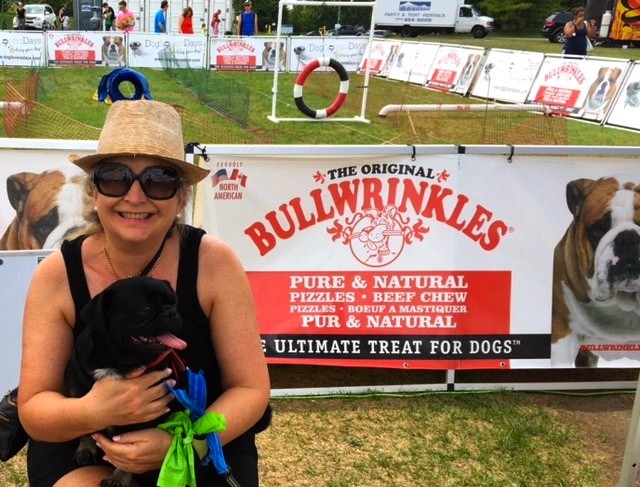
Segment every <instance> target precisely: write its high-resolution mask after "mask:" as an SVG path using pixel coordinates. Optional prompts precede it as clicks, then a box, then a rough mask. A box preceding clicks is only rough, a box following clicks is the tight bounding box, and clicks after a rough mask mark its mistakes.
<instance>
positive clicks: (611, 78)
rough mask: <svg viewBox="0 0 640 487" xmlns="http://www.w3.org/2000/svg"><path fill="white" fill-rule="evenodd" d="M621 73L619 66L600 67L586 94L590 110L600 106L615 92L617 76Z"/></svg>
mask: <svg viewBox="0 0 640 487" xmlns="http://www.w3.org/2000/svg"><path fill="white" fill-rule="evenodd" d="M621 74H622V70H621V69H620V68H614V69H610V68H600V69H599V71H598V77H597V78H596V80H595V81H594V82H593V84H592V85H591V89H590V90H589V95H588V100H587V103H588V106H589V109H591V110H597V109H599V108H601V107H602V106H603V105H604V104H605V103H606V102H607V101H608V100H609V99H611V98H612V97H613V96H614V95H615V92H616V86H617V83H618V78H619V77H620V75H621Z"/></svg>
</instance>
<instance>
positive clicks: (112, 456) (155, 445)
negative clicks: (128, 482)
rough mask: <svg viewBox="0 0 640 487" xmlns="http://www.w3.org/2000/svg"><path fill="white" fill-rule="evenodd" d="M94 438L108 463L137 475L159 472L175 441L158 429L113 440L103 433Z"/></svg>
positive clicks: (142, 431)
mask: <svg viewBox="0 0 640 487" xmlns="http://www.w3.org/2000/svg"><path fill="white" fill-rule="evenodd" d="M92 438H93V439H94V440H95V442H96V444H97V445H98V446H99V447H100V448H102V450H103V451H104V454H105V456H104V459H105V460H106V461H107V462H109V463H111V464H113V465H114V466H116V467H117V468H120V469H122V470H125V471H127V472H131V473H136V474H139V473H144V472H149V471H150V470H159V469H160V467H162V462H163V461H164V457H165V455H166V454H167V451H168V450H169V446H170V445H171V442H172V441H173V437H172V436H171V435H170V434H169V433H167V432H166V431H162V430H160V429H158V428H150V429H145V430H140V431H130V432H128V433H123V434H121V435H118V436H114V437H113V438H112V439H111V440H110V439H109V438H107V437H106V436H105V435H103V434H102V433H95V434H93V435H92Z"/></svg>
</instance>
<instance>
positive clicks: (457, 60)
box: [426, 45, 484, 95]
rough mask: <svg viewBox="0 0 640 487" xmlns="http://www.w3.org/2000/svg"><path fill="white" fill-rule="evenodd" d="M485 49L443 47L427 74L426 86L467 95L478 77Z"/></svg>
mask: <svg viewBox="0 0 640 487" xmlns="http://www.w3.org/2000/svg"><path fill="white" fill-rule="evenodd" d="M483 54H484V49H482V48H474V47H456V46H445V45H441V46H440V48H439V49H438V53H437V54H436V57H435V60H434V61H433V63H432V64H431V68H430V69H429V74H427V80H426V86H427V87H428V88H433V89H436V90H440V91H449V92H453V93H459V94H461V95H465V94H466V93H467V91H469V89H470V88H471V82H472V81H473V79H474V78H475V76H476V73H477V72H478V69H480V65H481V64H482V56H483Z"/></svg>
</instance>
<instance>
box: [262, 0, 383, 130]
mask: <svg viewBox="0 0 640 487" xmlns="http://www.w3.org/2000/svg"><path fill="white" fill-rule="evenodd" d="M285 5H295V6H307V7H321V6H328V7H340V6H348V7H370V8H371V25H370V28H369V43H368V45H367V51H366V53H365V58H366V59H369V55H370V51H371V43H372V42H373V27H374V19H375V8H376V2H347V1H332V2H317V1H312V0H301V1H295V0H280V2H279V3H278V26H277V33H276V45H278V44H279V43H280V37H281V31H282V9H283V7H284V6H285ZM369 65H370V63H369V62H367V63H366V69H365V74H364V89H363V90H362V103H361V107H360V115H357V116H355V117H353V118H344V117H343V118H340V117H324V118H310V117H290V118H282V117H278V116H277V114H276V109H277V105H278V73H279V69H280V52H279V51H276V59H275V67H274V70H273V88H272V90H271V97H272V105H271V115H268V116H267V118H268V119H269V120H271V121H272V122H274V123H280V122H360V123H370V122H369V120H367V118H366V117H365V112H366V108H367V95H368V91H369V78H370V73H369Z"/></svg>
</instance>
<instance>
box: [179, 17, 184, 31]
mask: <svg viewBox="0 0 640 487" xmlns="http://www.w3.org/2000/svg"><path fill="white" fill-rule="evenodd" d="M183 22H184V15H181V16H180V20H179V21H178V32H179V33H180V34H184V32H182V23H183Z"/></svg>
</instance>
